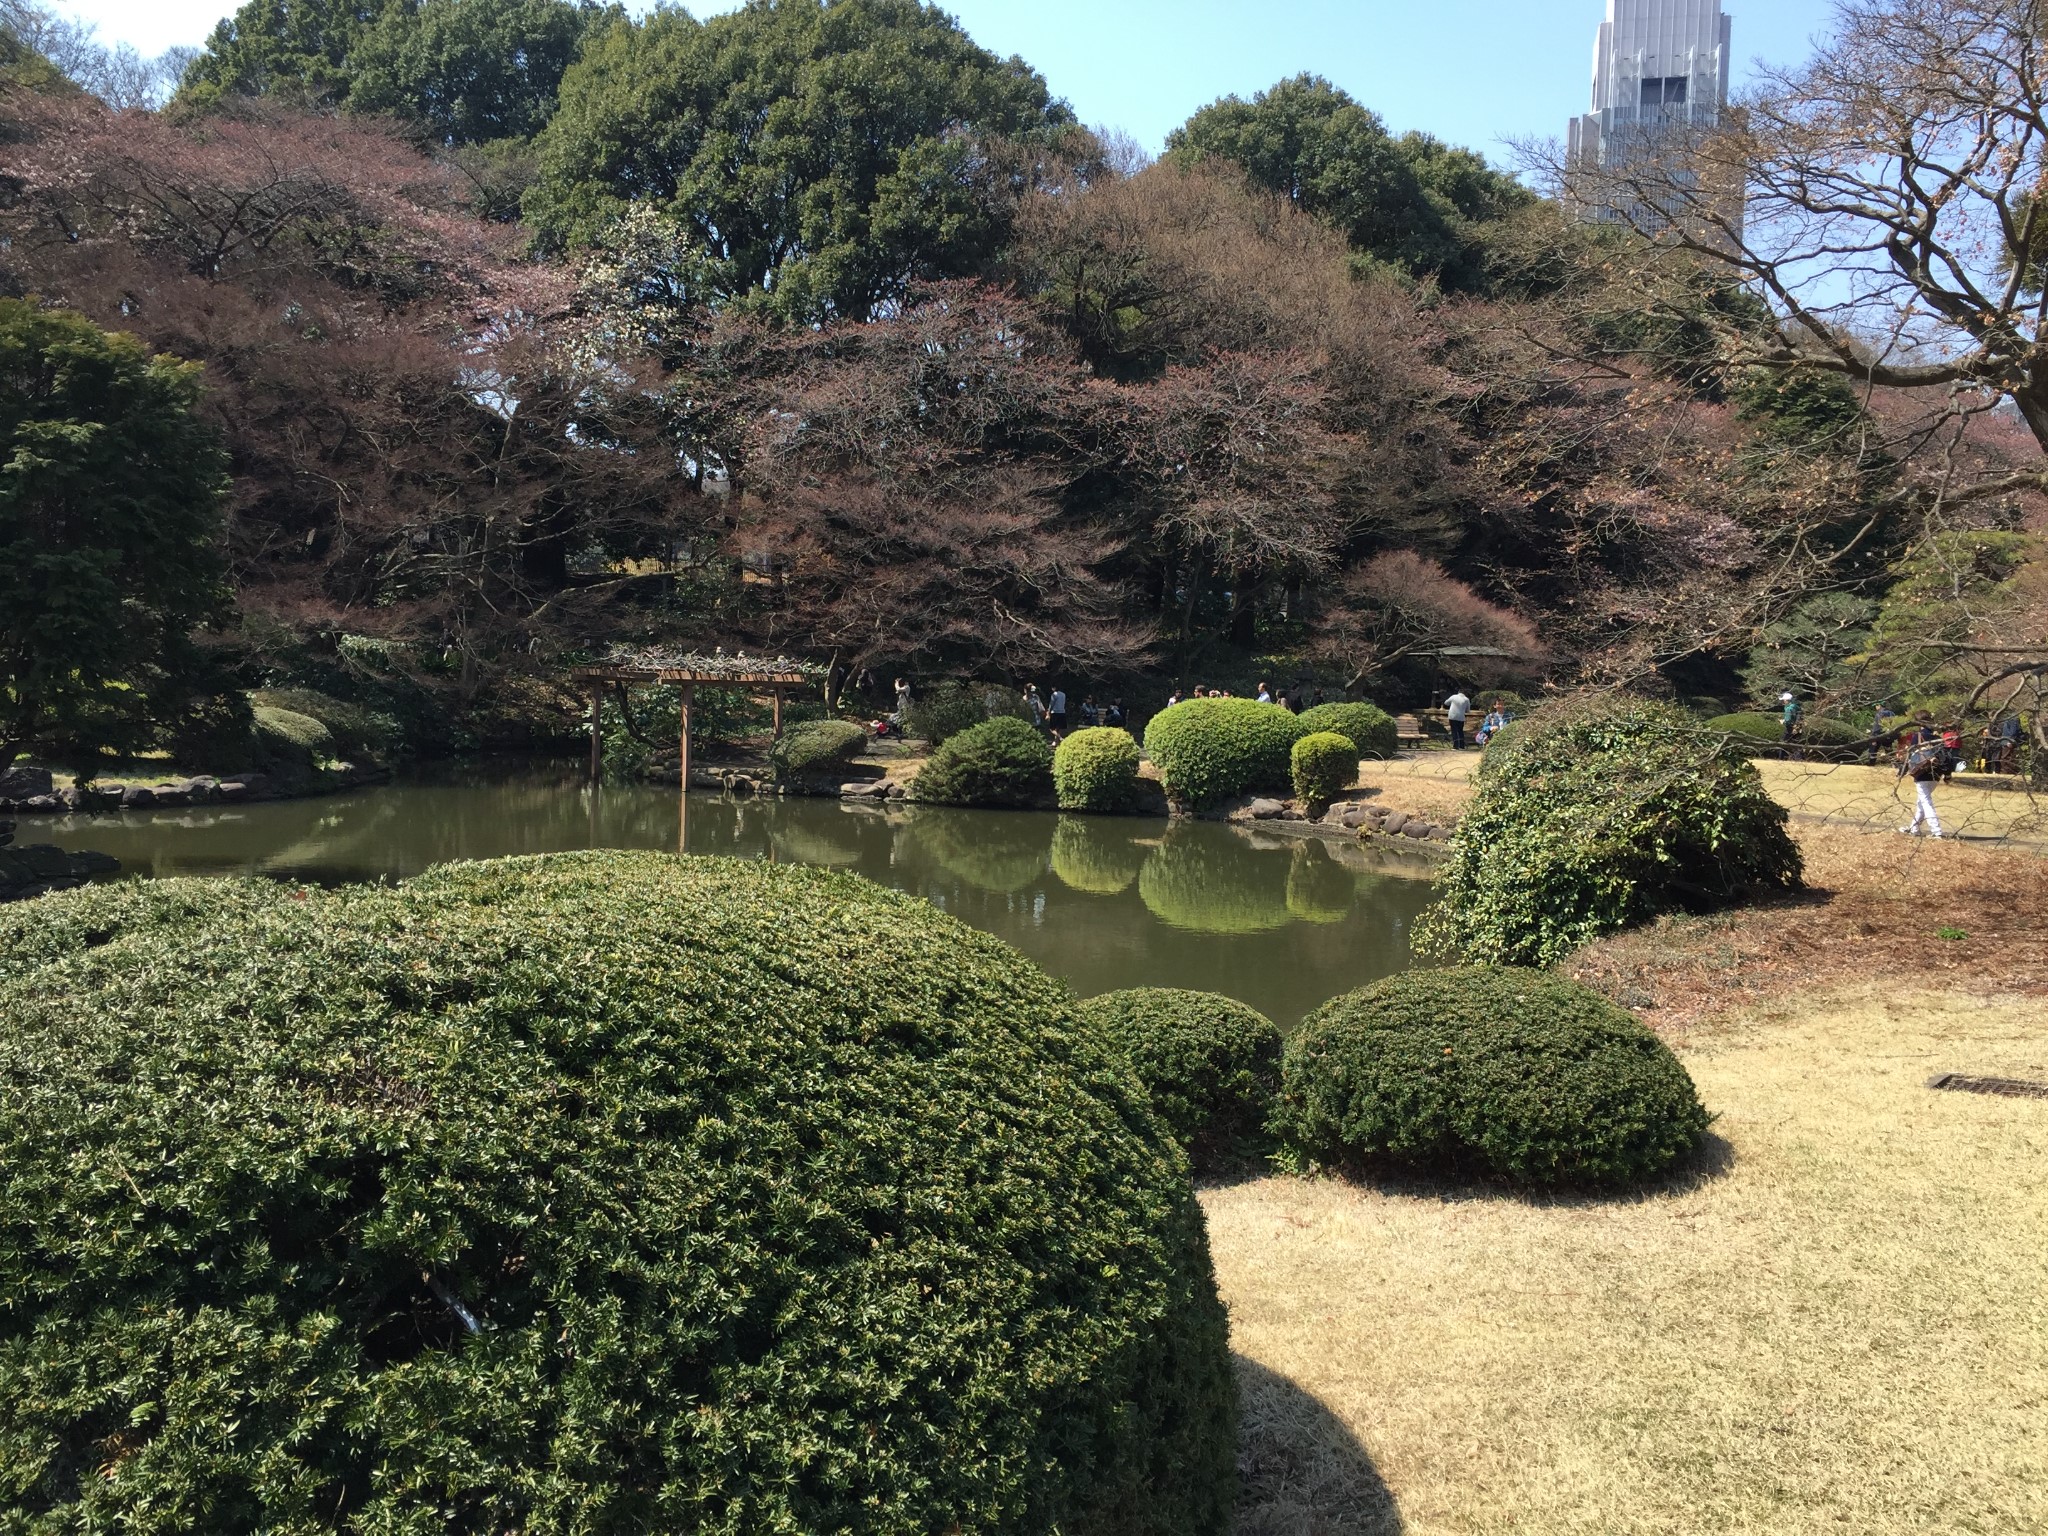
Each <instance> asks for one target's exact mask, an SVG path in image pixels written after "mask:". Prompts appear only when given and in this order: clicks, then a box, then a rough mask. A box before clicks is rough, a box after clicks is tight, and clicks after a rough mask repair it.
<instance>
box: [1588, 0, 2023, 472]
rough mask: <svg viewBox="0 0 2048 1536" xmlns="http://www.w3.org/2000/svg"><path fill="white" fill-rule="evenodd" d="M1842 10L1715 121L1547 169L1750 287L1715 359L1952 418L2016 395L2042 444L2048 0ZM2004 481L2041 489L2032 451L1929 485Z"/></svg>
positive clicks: (1668, 244)
mask: <svg viewBox="0 0 2048 1536" xmlns="http://www.w3.org/2000/svg"><path fill="white" fill-rule="evenodd" d="M1837 13H1838V19H1839V24H1838V31H1837V33H1836V35H1835V37H1834V38H1833V39H1832V40H1830V41H1829V42H1827V43H1826V44H1825V45H1824V46H1823V47H1822V48H1821V49H1820V51H1819V52H1818V53H1817V54H1816V56H1815V57H1814V58H1813V59H1812V61H1811V62H1809V63H1807V64H1806V65H1804V66H1802V67H1800V68H1798V69H1796V70H1790V71H1774V72H1770V73H1767V74H1765V75H1764V77H1763V78H1762V80H1761V82H1760V83H1759V84H1758V85H1757V86H1756V87H1755V88H1754V89H1753V90H1752V91H1751V92H1750V93H1749V94H1748V95H1747V96H1745V97H1744V98H1743V99H1742V100H1741V101H1740V102H1739V103H1738V105H1737V110H1735V111H1732V112H1729V113H1728V114H1726V115H1725V116H1724V117H1723V119H1722V121H1721V124H1720V126H1718V127H1716V128H1711V129H1703V130H1700V131H1698V132H1696V133H1692V134H1687V135H1684V136H1681V135H1680V134H1679V133H1678V131H1676V130H1674V131H1673V132H1671V133H1669V134H1660V135H1658V136H1657V137H1656V138H1655V139H1653V140H1652V141H1651V142H1649V143H1646V144H1644V145H1641V146H1638V149H1637V152H1636V153H1634V154H1632V155H1622V156H1619V157H1617V158H1616V159H1615V161H1613V162H1612V163H1607V164H1601V165H1595V164H1590V163H1568V162H1565V161H1563V160H1561V159H1558V158H1555V157H1553V158H1552V159H1551V162H1550V165H1549V167H1548V168H1549V169H1550V171H1551V172H1552V173H1553V174H1554V176H1555V178H1556V180H1557V181H1558V183H1559V184H1560V186H1561V188H1562V190H1563V191H1564V192H1565V193H1566V195H1567V196H1568V197H1569V199H1570V200H1571V201H1573V202H1574V203H1578V204H1581V205H1583V206H1589V207H1599V208H1602V209H1606V210H1609V211H1610V212H1611V213H1612V215H1613V216H1615V217H1617V218H1619V219H1621V220H1623V221H1625V222H1627V223H1629V224H1631V225H1633V226H1634V227H1635V229H1636V230H1637V232H1638V233H1640V234H1643V235H1645V236H1647V237H1648V238H1649V239H1650V240H1651V241H1652V242H1653V243H1654V244H1655V245H1656V246H1657V247H1660V248H1663V249H1666V250H1670V249H1678V250H1683V251H1686V252H1690V253H1692V254H1693V255H1694V256H1696V257H1699V258H1702V259H1704V260H1705V261H1707V262H1709V263H1720V264H1723V265H1725V266H1726V267H1729V268H1732V269H1733V270H1734V272H1735V273H1736V274H1738V275H1739V276H1740V277H1741V278H1742V279H1744V280H1745V281H1747V282H1748V283H1750V284H1752V285H1754V287H1755V288H1756V290H1757V291H1758V293H1759V294H1760V296H1762V297H1763V298H1764V299H1765V300H1766V302H1767V305H1768V314H1767V315H1765V316H1760V317H1757V323H1756V324H1754V325H1747V326H1744V327H1742V328H1740V329H1739V330H1738V329H1733V328H1731V330H1730V333H1729V335H1728V337H1727V338H1726V339H1727V340H1728V342H1729V343H1730V346H1729V353H1728V357H1727V361H1728V362H1730V363H1732V364H1737V365H1754V366H1762V367H1767V368H1778V369H1799V368H1805V369H1819V370H1824V371H1828V372H1833V373H1837V374H1841V375H1843V376H1845V377H1847V378H1849V379H1851V380H1853V381H1855V382H1856V383H1858V384H1860V385H1863V386H1865V387H1867V388H1870V389H1893V390H1906V391H1919V392H1926V393H1927V395H1928V397H1929V398H1930V399H1932V400H1933V401H1935V402H1936V404H1935V409H1937V410H1938V411H1939V412H1940V413H1941V414H1942V415H1943V416H1945V417H1947V418H1949V419H1950V421H1951V422H1952V423H1953V424H1954V425H1955V426H1957V427H1960V426H1961V425H1963V424H1965V423H1967V422H1968V420H1969V419H1970V418H1972V417H1975V416H1980V415H1983V414H1986V413H1989V412H1991V411H1993V410H1995V409H1997V408H1998V407H1999V406H2000V404H2001V403H2002V402H2005V401H2011V402H2012V404H2013V406H2015V407H2016V408H2017V409H2018V410H2019V412H2020V414H2021V415H2022V416H2023V417H2024V419H2025V420H2026V423H2027V425H2028V426H2029V428H2030V429H2031V430H2032V432H2033V434H2034V437H2035V440H2036V441H2037V443H2039V444H2040V445H2041V446H2042V447H2043V448H2044V449H2048V352H2044V350H2043V347H2042V337H2041V325H2042V320H2043V317H2044V307H2043V306H2044V304H2048V294H2044V291H2043V288H2042V285H2041V281H2040V279H2041V276H2042V268H2043V264H2044V262H2048V200H2044V199H2043V198H2042V196H2041V193H2042V192H2043V190H2044V181H2048V54H2044V49H2048V38H2044V28H2048V4H2044V0H1841V3H1840V4H1839V5H1838V8H1837ZM1734 187H1746V188H1747V197H1746V201H1745V200H1744V199H1742V198H1736V197H1731V196H1730V195H1729V191H1728V189H1730V188H1734ZM2019 489H2032V490H2043V489H2048V465H2032V466H2028V467H2026V468H2023V469H2020V470H2017V471H2013V472H2008V473H2003V474H1996V475H1991V476H1988V477H1985V478H1981V479H1976V478H1972V479H1965V480H1963V481H1962V482H1961V483H1955V484H1949V485H1946V486H1944V487H1943V495H1944V498H1945V499H1946V500H1948V501H1950V502H1954V501H1959V500H1965V499H1978V498H1985V497H1996V496H2001V495H2005V494H2008V493H2010V492H2011V491H2014V490H2019Z"/></svg>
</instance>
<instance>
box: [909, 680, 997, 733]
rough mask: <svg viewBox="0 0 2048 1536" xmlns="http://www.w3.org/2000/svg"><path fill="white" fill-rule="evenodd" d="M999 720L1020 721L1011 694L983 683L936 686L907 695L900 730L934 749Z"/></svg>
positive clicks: (941, 684) (942, 684)
mask: <svg viewBox="0 0 2048 1536" xmlns="http://www.w3.org/2000/svg"><path fill="white" fill-rule="evenodd" d="M999 716H1010V717H1013V718H1016V719H1020V720H1021V719H1023V718H1024V705H1023V702H1022V701H1021V700H1020V699H1018V697H1017V695H1016V694H1015V692H1013V691H1012V690H1010V689H1008V688H996V687H992V686H990V685H989V684H987V683H940V684H938V685H937V686H936V687H934V688H931V689H930V690H928V691H921V692H916V693H913V694H912V695H911V700H910V718H909V719H908V720H907V721H905V722H904V730H905V732H906V733H907V734H909V735H911V736H915V737H916V738H917V739H918V740H920V741H923V742H928V743H929V744H930V745H932V746H934V747H938V746H944V745H945V744H946V743H947V742H949V741H951V740H952V739H953V738H954V737H955V736H958V735H959V734H960V733H961V732H962V731H965V730H970V729H972V728H973V727H975V726H977V725H980V724H981V723H982V722H983V721H984V720H993V719H996V718H998V717H999Z"/></svg>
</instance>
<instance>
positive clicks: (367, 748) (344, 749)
mask: <svg viewBox="0 0 2048 1536" xmlns="http://www.w3.org/2000/svg"><path fill="white" fill-rule="evenodd" d="M249 701H250V703H252V704H254V705H256V706H257V707H258V708H260V709H277V710H287V711H290V712H292V713H295V714H300V715H305V716H307V717H308V718H310V719H313V720H316V721H318V722H319V723H320V724H321V725H322V726H323V727H325V729H326V731H327V733H328V735H329V737H330V738H331V740H332V744H333V750H334V751H336V752H338V753H340V754H341V755H343V756H344V757H356V758H360V757H376V756H379V755H381V754H384V753H387V752H389V751H390V750H391V749H392V747H393V746H394V745H395V744H396V743H397V741H398V738H399V725H398V722H397V721H396V720H394V719H392V718H391V717H390V716H389V715H383V714H379V713H377V712H376V711H375V710H371V709H365V708H363V706H362V705H360V704H350V703H348V702H346V701H345V700H342V699H337V698H334V697H333V696H332V695H330V694H325V693H321V692H318V691H317V690H315V689H312V688H261V689H258V690H257V691H256V692H255V693H252V694H250V695H249Z"/></svg>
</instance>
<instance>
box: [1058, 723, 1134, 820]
mask: <svg viewBox="0 0 2048 1536" xmlns="http://www.w3.org/2000/svg"><path fill="white" fill-rule="evenodd" d="M1138 763H1139V757H1138V743H1137V741H1136V739H1135V738H1133V737H1132V735H1131V733H1130V732H1129V731H1126V730H1120V729H1118V728H1117V727H1115V726H1107V725H1098V726H1090V727H1089V728H1088V729H1086V730H1082V731H1076V732H1074V734H1073V735H1071V736H1069V737H1067V738H1065V739H1064V740H1063V741H1061V742H1060V745H1059V750H1058V751H1056V752H1054V753H1053V755H1052V783H1053V789H1054V791H1055V793H1057V794H1058V796H1059V802H1060V809H1061V810H1063V811H1089V812H1093V813H1096V814H1098V815H1118V814H1121V813H1122V812H1125V811H1128V810H1130V809H1131V808H1132V807H1133V806H1134V805H1136V804H1137V800H1138Z"/></svg>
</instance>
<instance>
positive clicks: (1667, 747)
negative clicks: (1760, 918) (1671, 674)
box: [1416, 698, 1802, 965]
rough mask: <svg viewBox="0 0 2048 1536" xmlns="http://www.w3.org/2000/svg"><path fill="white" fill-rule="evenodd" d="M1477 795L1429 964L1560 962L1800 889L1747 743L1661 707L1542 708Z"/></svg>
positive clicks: (1429, 928) (1428, 948) (1462, 828)
mask: <svg viewBox="0 0 2048 1536" xmlns="http://www.w3.org/2000/svg"><path fill="white" fill-rule="evenodd" d="M1478 785H1479V792H1478V795H1477V796H1476V797H1475V798H1474V800H1473V802H1472V806H1471V808H1470V810H1468V811H1467V812H1466V814H1465V816H1464V817H1463V819H1462V820H1461V821H1460V823H1459V826H1458V835H1457V836H1456V837H1455V838H1454V839H1453V840H1452V842H1451V845H1450V847H1451V856H1450V859H1449V860H1448V861H1447V863H1446V864H1445V866H1444V870H1443V873H1442V874H1441V876H1440V877H1439V880H1438V885H1437V888H1438V891H1439V900H1438V901H1437V904H1436V905H1435V906H1434V907H1432V908H1431V909H1430V910H1429V912H1428V913H1426V914H1425V915H1424V917H1423V920H1422V923H1421V925H1420V926H1419V928H1418V930H1417V935H1416V939H1417V945H1418V947H1419V948H1420V949H1421V951H1422V952H1423V953H1425V954H1429V955H1434V956H1436V957H1439V958H1442V959H1447V960H1457V961H1464V962H1468V963H1477V964H1487V965H1549V964H1551V963H1552V962H1553V961H1555V960H1558V959H1559V958H1561V957H1562V956H1564V955H1566V954H1568V953H1569V952H1570V951H1571V950H1573V949H1575V948H1577V947H1578V946H1579V945H1581V944H1585V943H1587V942H1589V941H1591V940H1593V939H1597V938H1599V937H1601V936H1602V935H1604V934H1609V933H1614V932H1617V931H1619V930H1620V929H1623V928H1627V927H1630V926H1632V925H1634V924H1637V923H1642V922H1647V921H1649V920H1651V919H1653V918H1656V917H1659V916H1662V915H1663V914H1665V913H1668V912H1708V911H1713V910H1716V909H1718V908H1721V907H1727V906H1732V905H1735V904H1738V903H1740V902H1743V901H1747V900H1752V899H1754V898H1756V897H1758V896H1762V895H1767V894H1770V893H1773V892H1782V891H1786V890H1796V889H1798V888H1799V886H1800V884H1801V878H1802V864H1801V859H1800V854H1799V846H1798V844H1796V843H1795V842H1793V841H1792V837H1791V834H1790V833H1789V832H1788V831H1787V830H1786V827H1787V823H1788V821H1789V818H1788V817H1787V815H1786V812H1785V809H1784V807H1783V806H1781V805H1779V804H1778V803H1777V802H1776V801H1775V800H1773V799H1772V798H1771V797H1770V795H1769V794H1768V793H1767V792H1766V791H1765V789H1764V785H1763V780H1762V779H1761V778H1760V777H1759V776H1758V774H1757V771H1756V765H1755V764H1754V763H1752V762H1750V760H1749V757H1748V755H1747V753H1746V752H1745V750H1744V749H1743V747H1742V745H1741V744H1740V743H1739V742H1737V741H1734V740H1731V739H1730V738H1729V737H1728V736H1727V735H1726V734H1725V733H1723V732H1720V731H1715V730H1712V729H1708V728H1704V727H1702V726H1701V725H1699V723H1698V722H1696V721H1694V720H1692V719H1691V718H1689V717H1688V716H1686V715H1684V714H1681V713H1680V712H1679V711H1677V710H1675V709H1671V708H1669V707H1667V706H1664V705H1661V704H1650V703H1645V702H1642V701H1638V700H1629V699H1612V698H1600V699H1593V700H1565V701H1561V702H1559V703H1556V704H1551V705H1546V706H1545V707H1544V708H1543V709H1542V710H1539V711H1538V712H1537V713H1536V714H1533V715H1531V716H1529V717H1528V718H1527V719H1525V720H1522V721H1519V722H1517V724H1516V726H1515V727H1514V735H1513V737H1512V739H1510V740H1506V741H1503V742H1500V743H1498V744H1497V745H1496V746H1494V747H1490V748H1489V749H1488V751H1487V753H1486V756H1485V758H1484V759H1483V760H1482V762H1481V765H1480V770H1479V776H1478Z"/></svg>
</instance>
